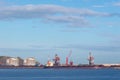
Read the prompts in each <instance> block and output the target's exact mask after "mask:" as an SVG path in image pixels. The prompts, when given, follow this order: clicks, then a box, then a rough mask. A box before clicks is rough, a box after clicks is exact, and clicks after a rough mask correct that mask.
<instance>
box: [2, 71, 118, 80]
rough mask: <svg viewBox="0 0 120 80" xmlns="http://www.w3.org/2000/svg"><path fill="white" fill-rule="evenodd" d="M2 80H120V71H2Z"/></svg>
mask: <svg viewBox="0 0 120 80" xmlns="http://www.w3.org/2000/svg"><path fill="white" fill-rule="evenodd" d="M0 80H120V70H119V69H0Z"/></svg>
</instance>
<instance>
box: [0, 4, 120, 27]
mask: <svg viewBox="0 0 120 80" xmlns="http://www.w3.org/2000/svg"><path fill="white" fill-rule="evenodd" d="M119 15H120V14H119V13H118V14H117V13H115V14H110V13H106V12H97V11H93V10H90V9H79V8H70V7H64V6H59V5H22V6H4V7H2V8H0V20H9V19H13V20H14V19H32V18H39V19H40V20H42V21H48V22H55V23H62V24H66V25H67V26H78V27H88V26H90V25H89V21H87V20H86V19H85V17H86V16H89V17H96V16H99V17H106V16H107V17H108V16H119Z"/></svg>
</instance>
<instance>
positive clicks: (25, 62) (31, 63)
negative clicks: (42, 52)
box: [24, 57, 36, 66]
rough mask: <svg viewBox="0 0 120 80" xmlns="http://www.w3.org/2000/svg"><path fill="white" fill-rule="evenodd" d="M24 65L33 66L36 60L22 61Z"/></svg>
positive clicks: (31, 58)
mask: <svg viewBox="0 0 120 80" xmlns="http://www.w3.org/2000/svg"><path fill="white" fill-rule="evenodd" d="M24 65H25V66H35V65H36V60H35V58H33V57H30V58H27V59H25V60H24Z"/></svg>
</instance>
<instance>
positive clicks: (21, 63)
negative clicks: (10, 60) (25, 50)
mask: <svg viewBox="0 0 120 80" xmlns="http://www.w3.org/2000/svg"><path fill="white" fill-rule="evenodd" d="M17 58H18V60H19V66H23V65H24V60H23V59H22V58H20V57H17Z"/></svg>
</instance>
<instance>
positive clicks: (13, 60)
mask: <svg viewBox="0 0 120 80" xmlns="http://www.w3.org/2000/svg"><path fill="white" fill-rule="evenodd" d="M6 63H7V65H9V66H19V59H18V58H8V59H7V60H6Z"/></svg>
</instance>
